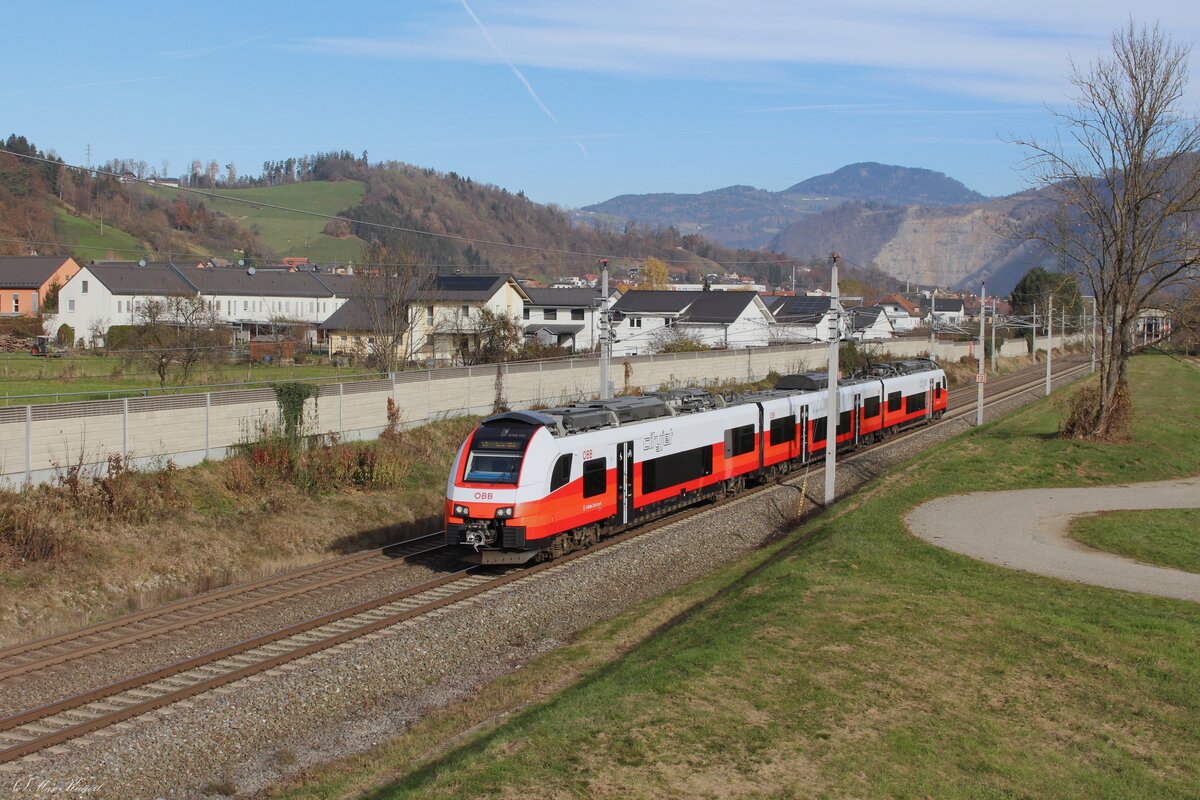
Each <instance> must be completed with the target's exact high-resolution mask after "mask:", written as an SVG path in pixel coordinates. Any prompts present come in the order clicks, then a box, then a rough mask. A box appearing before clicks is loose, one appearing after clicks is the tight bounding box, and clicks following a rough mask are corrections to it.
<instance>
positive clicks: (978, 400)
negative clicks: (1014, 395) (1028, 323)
mask: <svg viewBox="0 0 1200 800" xmlns="http://www.w3.org/2000/svg"><path fill="white" fill-rule="evenodd" d="M980 285H981V287H982V288H981V289H980V292H979V374H978V375H976V376H975V425H976V427H978V426H980V425H982V424H983V382H984V381H986V380H987V371H986V370H987V367H986V366H985V364H984V360H983V359H984V352H983V342H984V338H983V337H984V333H985V332H986V330H987V314H986V313H985V309H986V308H987V281H984V282H983V283H982V284H980ZM992 330H995V328H993V329H992Z"/></svg>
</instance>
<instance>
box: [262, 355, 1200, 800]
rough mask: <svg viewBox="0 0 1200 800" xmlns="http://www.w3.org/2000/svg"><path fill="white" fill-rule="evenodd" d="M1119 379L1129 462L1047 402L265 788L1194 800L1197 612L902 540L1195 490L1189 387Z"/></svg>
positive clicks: (315, 794) (386, 794)
mask: <svg viewBox="0 0 1200 800" xmlns="http://www.w3.org/2000/svg"><path fill="white" fill-rule="evenodd" d="M1131 373H1132V379H1133V381H1134V385H1135V404H1136V407H1137V420H1136V423H1135V439H1134V441H1132V442H1130V443H1128V444H1121V445H1107V446H1097V445H1091V444H1087V443H1082V442H1076V441H1064V440H1060V439H1057V438H1056V437H1055V436H1054V431H1055V428H1056V426H1057V421H1058V412H1057V411H1056V409H1055V407H1054V405H1053V404H1052V403H1047V402H1044V401H1042V402H1039V403H1037V404H1035V405H1033V406H1031V407H1029V408H1027V409H1025V410H1022V411H1020V412H1018V413H1016V414H1014V415H1012V416H1011V417H1009V418H1007V419H1005V420H1003V421H1000V422H998V423H994V424H989V425H987V426H984V427H983V428H981V429H978V430H973V431H971V432H969V433H967V434H965V435H963V436H961V437H958V438H956V439H954V440H952V441H950V442H948V443H945V444H943V445H941V446H939V447H937V448H935V449H933V450H932V451H930V452H928V453H926V454H924V455H923V456H921V457H919V458H918V459H916V460H915V461H914V462H913V463H912V464H910V465H907V466H905V467H903V468H901V469H899V470H897V471H895V472H893V473H891V474H888V475H885V476H883V477H882V478H881V479H879V480H877V481H875V482H874V483H873V484H872V485H870V486H869V487H867V488H866V489H865V490H864V491H862V492H860V493H859V494H858V495H856V496H855V497H853V498H851V499H848V500H847V501H845V502H843V503H842V504H841V507H840V508H838V509H837V510H835V511H834V512H833V513H831V514H829V515H827V516H822V517H818V518H815V519H813V520H811V521H810V522H808V523H807V524H805V525H803V526H801V527H800V528H799V529H798V530H797V531H796V532H795V533H794V534H793V535H791V536H789V537H788V538H786V539H785V540H783V541H781V542H779V543H777V544H775V545H773V546H771V547H769V548H767V549H765V550H763V551H762V552H760V553H757V554H755V555H753V556H751V557H748V558H746V559H743V560H742V561H741V562H739V563H737V564H735V565H732V566H730V567H728V568H725V569H722V570H720V571H718V572H717V573H715V574H714V575H712V576H710V577H709V578H708V579H706V580H703V581H700V582H698V583H695V584H692V585H690V586H688V587H685V588H684V589H682V590H680V591H676V592H672V593H669V594H667V595H666V596H664V597H663V598H660V599H659V600H657V601H654V602H652V603H648V604H645V605H643V606H642V607H640V608H637V609H635V610H634V611H632V612H630V613H628V614H626V615H624V616H622V617H620V618H617V619H615V620H612V621H610V622H607V623H604V624H601V625H597V626H594V627H593V628H591V629H590V630H588V631H586V632H585V633H584V634H582V635H581V636H579V637H578V638H577V640H576V641H574V642H572V643H571V644H570V645H568V646H566V647H564V648H561V649H560V650H558V651H556V652H554V653H551V654H549V655H547V656H545V657H543V658H540V659H538V660H536V661H535V662H533V663H532V664H530V665H528V666H527V667H526V668H525V669H522V670H520V671H518V672H517V673H514V674H512V675H509V676H507V677H504V678H502V679H500V680H499V681H498V682H497V683H496V684H495V685H494V686H493V687H492V689H491V690H490V691H489V692H487V693H486V695H485V696H484V697H482V698H479V700H478V702H475V703H471V704H463V705H458V706H454V707H451V708H449V709H447V710H445V711H442V712H439V713H435V714H434V715H432V716H431V717H430V718H428V719H426V720H424V721H422V722H420V723H418V724H416V725H415V726H414V727H413V729H412V730H411V731H409V732H408V733H407V734H405V735H404V736H401V737H399V738H397V739H395V740H393V741H392V742H391V743H389V744H387V745H385V746H383V747H381V748H378V749H376V750H374V751H372V752H370V753H368V754H366V755H363V756H361V757H357V758H352V759H348V760H346V761H344V762H340V763H338V764H335V765H332V766H330V767H327V768H324V769H321V770H317V771H314V772H313V773H311V774H310V775H309V776H307V783H306V785H304V786H301V787H292V788H289V789H281V790H280V791H279V792H278V795H280V796H285V797H288V798H293V799H294V800H300V798H335V797H336V798H341V797H360V796H365V797H370V798H373V800H382V799H383V798H399V797H464V796H485V795H486V796H501V797H518V796H539V797H547V796H555V797H642V796H659V797H684V796H689V797H690V796H697V797H732V796H741V797H813V796H821V797H884V796H891V797H895V796H904V797H939V798H955V797H964V798H965V797H1078V798H1095V797H1113V798H1117V797H1120V798H1124V797H1180V798H1183V797H1195V796H1197V795H1198V794H1200V763H1198V762H1197V761H1196V759H1195V757H1194V756H1195V752H1196V749H1197V747H1198V746H1200V734H1198V733H1197V731H1200V693H1197V692H1196V690H1195V687H1196V686H1197V685H1198V682H1200V607H1198V606H1197V605H1196V604H1192V603H1186V602H1180V601H1173V600H1166V599H1159V598H1155V597H1151V596H1148V595H1140V594H1128V593H1121V592H1116V591H1110V590H1105V589H1099V588H1092V587H1087V586H1082V585H1076V584H1070V583H1065V582H1062V581H1057V580H1052V579H1048V578H1040V577H1037V576H1033V575H1029V574H1024V573H1017V572H1010V571H1007V570H1004V569H1002V568H1000V567H996V566H992V565H988V564H983V563H980V562H976V561H973V560H971V559H969V558H966V557H963V556H959V555H955V554H952V553H949V552H946V551H943V550H940V549H938V548H935V547H933V546H931V545H928V544H926V543H924V542H923V541H920V540H918V539H916V538H915V537H913V536H912V535H911V534H909V533H908V531H907V529H906V527H905V525H904V515H905V513H906V512H907V511H908V510H909V509H911V508H913V507H914V506H916V505H917V504H919V503H921V502H923V501H925V500H928V499H931V498H934V497H938V496H942V495H946V494H951V493H956V492H964V491H973V490H978V489H981V488H991V489H1014V488H1021V487H1036V486H1073V485H1101V484H1105V483H1115V482H1129V481H1140V480H1155V479H1167V478H1172V477H1178V476H1183V475H1189V474H1195V473H1196V471H1197V469H1198V465H1200V422H1198V420H1200V400H1198V398H1200V371H1197V370H1196V369H1194V368H1193V367H1192V366H1190V365H1181V364H1179V363H1178V362H1175V361H1172V360H1170V359H1167V358H1162V357H1150V356H1148V357H1141V358H1138V359H1136V360H1135V361H1134V362H1133V364H1132V367H1131ZM964 524H969V521H965V522H964ZM558 690H561V691H558ZM556 691H558V693H557V694H554V692H556ZM548 696H549V699H546V698H547V697H548Z"/></svg>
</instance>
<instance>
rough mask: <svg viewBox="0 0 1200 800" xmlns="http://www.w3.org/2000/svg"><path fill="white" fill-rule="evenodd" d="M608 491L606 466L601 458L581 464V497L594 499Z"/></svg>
mask: <svg viewBox="0 0 1200 800" xmlns="http://www.w3.org/2000/svg"><path fill="white" fill-rule="evenodd" d="M606 491H608V466H607V464H605V462H604V459H603V458H593V459H592V460H591V461H585V462H583V496H584V497H595V496H596V495H598V494H604V493H605V492H606Z"/></svg>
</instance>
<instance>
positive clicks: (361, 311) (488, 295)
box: [320, 274, 529, 363]
mask: <svg viewBox="0 0 1200 800" xmlns="http://www.w3.org/2000/svg"><path fill="white" fill-rule="evenodd" d="M528 300H529V295H528V294H526V290H525V289H524V288H523V287H522V286H521V284H520V283H518V282H517V279H516V278H514V277H513V276H512V275H508V274H498V275H438V276H436V277H435V278H434V280H433V282H432V284H431V285H430V286H428V287H424V288H420V289H416V290H415V291H414V293H413V298H412V302H411V304H410V307H409V313H410V318H409V325H410V327H409V330H408V331H407V332H406V333H405V335H404V336H403V337H402V338H401V341H400V342H398V343H397V346H396V349H397V351H398V353H399V355H400V356H401V358H402V359H403V360H405V361H425V362H434V363H452V362H454V361H455V360H457V359H458V358H460V357H461V355H462V352H463V351H464V350H469V349H470V348H471V347H472V346H473V345H474V344H476V343H477V341H478V335H479V332H480V328H479V320H480V319H481V314H482V311H483V309H485V308H486V309H488V310H489V311H491V312H492V313H493V314H495V315H496V316H505V317H509V318H511V319H513V320H516V321H520V319H521V316H522V314H523V311H524V306H525V303H526V302H527V301H528ZM320 329H321V330H322V331H323V332H325V334H326V335H328V337H329V351H330V352H331V353H337V352H339V351H342V352H348V353H349V352H354V351H355V350H359V349H361V350H362V352H364V353H367V354H369V353H371V352H373V351H374V348H375V340H374V330H373V325H372V323H371V318H370V314H369V313H368V310H367V306H366V305H365V303H364V300H363V299H362V298H361V297H355V298H353V299H351V300H350V301H349V302H347V303H345V304H344V305H343V306H342V307H340V308H339V309H338V310H337V311H336V312H335V313H333V314H331V315H330V316H329V318H328V319H326V320H325V321H324V322H322V323H321V325H320Z"/></svg>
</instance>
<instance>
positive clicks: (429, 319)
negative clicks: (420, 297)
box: [425, 306, 433, 326]
mask: <svg viewBox="0 0 1200 800" xmlns="http://www.w3.org/2000/svg"><path fill="white" fill-rule="evenodd" d="M425 324H426V325H430V326H432V325H433V306H425Z"/></svg>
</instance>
